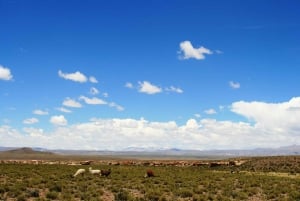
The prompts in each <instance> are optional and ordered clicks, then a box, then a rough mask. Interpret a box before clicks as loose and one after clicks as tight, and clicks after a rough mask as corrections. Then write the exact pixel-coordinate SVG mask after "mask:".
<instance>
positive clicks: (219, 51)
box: [215, 50, 223, 54]
mask: <svg viewBox="0 0 300 201" xmlns="http://www.w3.org/2000/svg"><path fill="white" fill-rule="evenodd" d="M215 53H217V54H223V52H222V51H221V50H215Z"/></svg>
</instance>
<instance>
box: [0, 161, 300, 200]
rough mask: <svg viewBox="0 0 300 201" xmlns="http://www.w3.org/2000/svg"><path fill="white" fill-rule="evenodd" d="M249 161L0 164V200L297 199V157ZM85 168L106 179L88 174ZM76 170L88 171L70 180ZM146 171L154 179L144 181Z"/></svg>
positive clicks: (299, 193) (299, 181) (299, 177)
mask: <svg viewBox="0 0 300 201" xmlns="http://www.w3.org/2000/svg"><path fill="white" fill-rule="evenodd" d="M248 160H249V161H248V162H246V163H244V164H243V165H241V166H239V167H231V166H216V167H211V166H182V167H177V166H170V165H166V166H164V165H162V166H157V167H149V166H142V165H108V164H107V165H106V164H97V163H94V164H92V165H90V166H84V165H66V164H51V165H50V164H4V163H2V164H0V200H17V201H22V200H37V201H41V200H70V201H74V200H75V201H76V200H99V201H100V200H103V201H105V200H119V201H121V200H122V201H125V200H136V201H142V200H145V201H146V200H147V201H148V200H153V201H163V200H166V201H167V200H170V201H173V200H179V201H180V200H182V201H184V200H193V201H197V200H225V201H226V200H249V201H250V200H252V201H253V200H285V201H295V200H300V175H299V173H300V172H299V169H298V168H299V164H298V165H296V164H297V163H298V162H299V157H294V156H291V157H279V158H278V157H267V158H253V159H248ZM271 161H273V162H271ZM284 161H286V163H285V162H284ZM288 161H290V162H288ZM290 163H291V164H292V165H287V166H288V167H290V169H289V170H287V169H286V168H284V169H282V164H290ZM295 163H296V164H295ZM267 164H268V165H269V166H267ZM265 166H266V167H268V169H267V168H264V167H265ZM89 167H92V168H93V169H103V170H107V169H111V174H110V175H109V176H107V177H105V176H100V175H93V174H90V173H89V171H88V168H89ZM270 167H271V168H270ZM78 168H85V169H86V170H87V171H86V173H85V174H84V175H79V176H77V177H73V174H74V173H75V172H76V170H77V169H78ZM149 169H151V170H152V171H153V172H154V177H146V178H145V177H144V175H145V173H146V171H147V170H149ZM283 170H284V171H283Z"/></svg>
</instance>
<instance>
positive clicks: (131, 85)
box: [125, 82, 133, 89]
mask: <svg viewBox="0 0 300 201" xmlns="http://www.w3.org/2000/svg"><path fill="white" fill-rule="evenodd" d="M125 87H126V88H129V89H133V84H132V83H130V82H126V84H125Z"/></svg>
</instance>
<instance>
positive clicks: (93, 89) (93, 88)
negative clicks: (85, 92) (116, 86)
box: [90, 87, 99, 95]
mask: <svg viewBox="0 0 300 201" xmlns="http://www.w3.org/2000/svg"><path fill="white" fill-rule="evenodd" d="M90 94H92V95H97V94H99V90H98V89H97V88H95V87H91V88H90Z"/></svg>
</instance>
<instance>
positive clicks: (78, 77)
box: [58, 70, 87, 83]
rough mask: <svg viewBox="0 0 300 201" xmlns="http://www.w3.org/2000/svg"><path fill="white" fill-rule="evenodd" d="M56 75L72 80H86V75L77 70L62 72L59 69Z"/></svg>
mask: <svg viewBox="0 0 300 201" xmlns="http://www.w3.org/2000/svg"><path fill="white" fill-rule="evenodd" d="M58 75H59V77H61V78H64V79H66V80H72V81H74V82H81V83H83V82H87V77H86V76H85V75H84V74H82V73H81V72H79V71H76V72H75V73H63V72H62V71H61V70H59V71H58Z"/></svg>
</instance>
